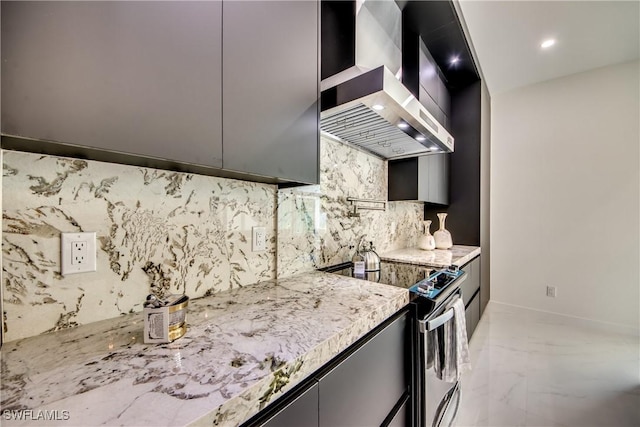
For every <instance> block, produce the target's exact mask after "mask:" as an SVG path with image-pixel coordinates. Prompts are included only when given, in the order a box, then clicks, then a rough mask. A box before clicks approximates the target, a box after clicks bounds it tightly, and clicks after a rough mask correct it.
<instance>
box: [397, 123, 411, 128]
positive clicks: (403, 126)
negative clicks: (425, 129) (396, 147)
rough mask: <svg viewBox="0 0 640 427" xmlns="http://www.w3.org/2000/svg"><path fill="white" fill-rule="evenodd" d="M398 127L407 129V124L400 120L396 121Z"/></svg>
mask: <svg viewBox="0 0 640 427" xmlns="http://www.w3.org/2000/svg"><path fill="white" fill-rule="evenodd" d="M398 127H399V128H400V129H407V128H408V127H409V125H408V124H407V123H405V122H400V123H398Z"/></svg>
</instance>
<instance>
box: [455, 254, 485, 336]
mask: <svg viewBox="0 0 640 427" xmlns="http://www.w3.org/2000/svg"><path fill="white" fill-rule="evenodd" d="M462 270H463V271H464V272H465V273H467V278H466V280H465V281H464V282H462V285H460V288H461V289H462V301H463V302H464V306H465V318H466V323H467V337H468V338H471V336H472V335H473V332H474V331H475V329H476V326H477V325H478V322H479V321H480V314H481V313H480V278H481V274H480V257H479V256H478V257H476V258H474V259H473V260H471V261H470V262H469V263H467V264H466V265H464V266H463V267H462Z"/></svg>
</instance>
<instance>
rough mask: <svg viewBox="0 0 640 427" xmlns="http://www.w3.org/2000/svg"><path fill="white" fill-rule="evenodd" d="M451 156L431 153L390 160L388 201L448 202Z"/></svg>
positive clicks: (443, 203) (444, 203) (441, 203)
mask: <svg viewBox="0 0 640 427" xmlns="http://www.w3.org/2000/svg"><path fill="white" fill-rule="evenodd" d="M449 156H450V154H431V155H428V156H420V157H412V158H409V159H401V160H390V161H389V180H388V185H389V193H388V194H389V200H412V201H420V202H427V203H434V204H439V205H447V204H448V203H449Z"/></svg>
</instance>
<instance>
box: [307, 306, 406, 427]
mask: <svg viewBox="0 0 640 427" xmlns="http://www.w3.org/2000/svg"><path fill="white" fill-rule="evenodd" d="M407 327H408V325H407V316H403V317H401V318H399V319H398V320H396V321H395V322H393V323H392V324H390V325H389V326H388V327H387V328H385V329H384V330H383V331H382V332H380V334H378V335H377V336H375V337H374V338H373V339H372V340H371V341H369V342H368V343H367V344H365V345H364V346H363V347H361V348H360V349H358V350H357V351H356V352H355V353H353V354H352V355H351V356H349V357H348V358H347V359H346V360H345V361H344V362H342V363H341V364H340V365H338V366H337V367H336V368H335V369H334V370H332V371H331V372H329V373H328V374H327V375H326V376H324V377H322V378H320V380H319V382H320V426H324V427H335V426H341V427H349V426H354V427H356V426H358V427H359V426H378V425H381V423H382V422H383V421H384V420H385V418H386V417H387V416H388V415H389V414H390V413H391V411H392V409H393V408H394V406H395V405H396V403H397V402H398V401H399V400H400V398H401V397H402V395H403V393H404V392H405V391H406V390H407V385H408V381H407V372H405V369H406V367H405V355H406V353H405V346H406V335H405V334H406V328H407Z"/></svg>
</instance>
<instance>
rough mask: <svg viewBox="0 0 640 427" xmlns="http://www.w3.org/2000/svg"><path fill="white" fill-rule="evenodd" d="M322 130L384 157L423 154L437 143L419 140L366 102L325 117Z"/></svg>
mask: <svg viewBox="0 0 640 427" xmlns="http://www.w3.org/2000/svg"><path fill="white" fill-rule="evenodd" d="M320 129H322V130H323V131H325V132H327V133H329V134H331V135H333V136H336V137H338V138H340V139H341V140H343V141H345V142H350V143H351V144H354V145H356V146H358V147H361V148H363V149H365V150H367V151H369V152H373V153H375V154H377V155H379V156H382V157H384V158H385V159H392V158H398V157H407V156H412V155H417V154H424V153H425V151H431V147H432V146H434V145H435V144H436V142H434V141H430V140H429V139H427V140H425V141H424V142H423V143H421V142H419V141H417V140H416V139H414V138H413V137H411V136H410V135H407V134H406V133H404V132H403V131H402V130H401V129H400V128H398V127H397V126H391V125H390V124H389V122H388V121H387V120H385V119H384V118H383V117H381V116H380V115H379V114H378V113H376V112H375V111H373V110H371V109H370V108H369V107H367V106H366V105H364V104H357V105H355V106H354V107H351V108H349V109H347V110H344V111H338V112H336V113H334V114H329V115H326V116H323V117H322V119H321V120H320ZM434 151H435V150H434Z"/></svg>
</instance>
